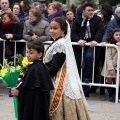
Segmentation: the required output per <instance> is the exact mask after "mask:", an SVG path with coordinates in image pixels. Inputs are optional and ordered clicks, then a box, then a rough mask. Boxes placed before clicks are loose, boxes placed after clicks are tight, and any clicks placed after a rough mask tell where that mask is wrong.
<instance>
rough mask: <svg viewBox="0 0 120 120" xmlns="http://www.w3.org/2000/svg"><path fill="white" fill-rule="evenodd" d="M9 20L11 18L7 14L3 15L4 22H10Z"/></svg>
mask: <svg viewBox="0 0 120 120" xmlns="http://www.w3.org/2000/svg"><path fill="white" fill-rule="evenodd" d="M9 21H11V19H10V18H9V17H8V15H7V14H5V15H3V16H2V22H9Z"/></svg>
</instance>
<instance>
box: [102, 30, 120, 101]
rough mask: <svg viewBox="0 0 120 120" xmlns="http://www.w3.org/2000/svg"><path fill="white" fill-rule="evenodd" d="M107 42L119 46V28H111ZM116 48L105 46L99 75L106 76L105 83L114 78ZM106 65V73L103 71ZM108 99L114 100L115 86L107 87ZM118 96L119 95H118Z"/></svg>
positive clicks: (111, 82) (111, 81)
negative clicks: (104, 62) (103, 60)
mask: <svg viewBox="0 0 120 120" xmlns="http://www.w3.org/2000/svg"><path fill="white" fill-rule="evenodd" d="M108 43H110V44H115V45H118V46H120V28H116V29H114V30H113V32H112V35H111V37H110V38H109V39H108ZM117 56H118V55H117V50H116V48H114V47H108V48H107V55H106V65H105V64H104V66H103V70H102V73H101V75H102V76H104V77H106V78H107V84H113V79H115V78H116V73H115V68H116V66H117ZM105 67H106V73H104V72H105ZM107 90H108V93H109V97H110V101H111V102H115V88H109V87H108V88H107ZM119 90H120V89H119ZM119 94H120V92H119ZM119 97H120V95H119Z"/></svg>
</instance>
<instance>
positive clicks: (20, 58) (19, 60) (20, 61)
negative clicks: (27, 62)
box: [14, 54, 23, 65]
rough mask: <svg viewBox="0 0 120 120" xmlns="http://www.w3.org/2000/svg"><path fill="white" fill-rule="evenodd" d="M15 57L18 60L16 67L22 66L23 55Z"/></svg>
mask: <svg viewBox="0 0 120 120" xmlns="http://www.w3.org/2000/svg"><path fill="white" fill-rule="evenodd" d="M14 57H16V58H17V61H16V65H21V63H22V60H23V55H21V54H16V55H15V56H14Z"/></svg>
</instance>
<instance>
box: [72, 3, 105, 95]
mask: <svg viewBox="0 0 120 120" xmlns="http://www.w3.org/2000/svg"><path fill="white" fill-rule="evenodd" d="M93 12H94V6H93V4H91V3H86V4H85V5H83V6H82V14H81V15H79V16H78V17H77V18H76V19H75V21H74V23H73V25H72V31H71V33H72V34H71V38H72V42H78V43H79V45H80V46H81V47H83V48H84V51H83V52H84V54H83V55H84V56H83V57H82V61H81V47H80V46H74V53H75V57H76V62H77V66H78V71H79V74H80V73H81V67H82V68H84V69H83V74H82V81H83V82H87V83H88V82H90V81H91V79H92V72H93V57H94V56H93V50H94V49H93V48H94V47H95V46H96V45H97V43H99V42H101V39H102V36H103V27H102V21H101V18H100V17H99V16H97V15H95V14H94V13H93ZM85 43H90V46H87V47H85ZM81 62H82V65H81ZM83 90H84V93H85V96H86V97H89V93H90V87H89V86H83Z"/></svg>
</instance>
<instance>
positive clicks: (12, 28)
mask: <svg viewBox="0 0 120 120" xmlns="http://www.w3.org/2000/svg"><path fill="white" fill-rule="evenodd" d="M1 18H2V21H1V24H0V38H2V39H4V40H7V42H6V48H5V53H6V57H8V58H9V59H10V57H11V56H12V55H13V54H14V43H13V42H10V40H20V39H22V38H23V27H22V26H21V24H20V22H19V19H18V17H16V16H15V15H14V14H13V13H12V12H11V11H6V12H3V13H2V15H1ZM17 45H19V47H17V53H21V54H22V50H23V45H24V44H22V43H17ZM1 52H3V51H1ZM1 58H2V57H1Z"/></svg>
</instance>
